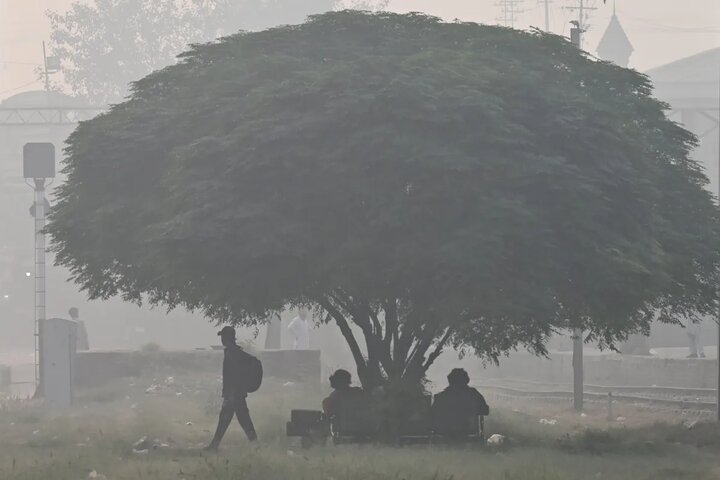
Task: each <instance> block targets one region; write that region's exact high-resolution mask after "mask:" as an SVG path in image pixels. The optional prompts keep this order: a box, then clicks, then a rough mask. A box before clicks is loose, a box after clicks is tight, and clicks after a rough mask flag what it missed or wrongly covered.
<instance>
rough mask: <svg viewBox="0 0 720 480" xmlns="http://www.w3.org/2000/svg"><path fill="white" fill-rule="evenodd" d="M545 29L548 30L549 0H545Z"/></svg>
mask: <svg viewBox="0 0 720 480" xmlns="http://www.w3.org/2000/svg"><path fill="white" fill-rule="evenodd" d="M545 31H546V32H549V31H550V0H545Z"/></svg>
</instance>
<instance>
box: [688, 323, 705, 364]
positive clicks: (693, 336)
mask: <svg viewBox="0 0 720 480" xmlns="http://www.w3.org/2000/svg"><path fill="white" fill-rule="evenodd" d="M701 330H702V324H701V323H693V322H688V324H687V327H685V333H687V336H688V342H689V345H688V350H690V355H688V358H698V357H700V358H705V352H704V350H703V346H702V342H701V341H700V332H701Z"/></svg>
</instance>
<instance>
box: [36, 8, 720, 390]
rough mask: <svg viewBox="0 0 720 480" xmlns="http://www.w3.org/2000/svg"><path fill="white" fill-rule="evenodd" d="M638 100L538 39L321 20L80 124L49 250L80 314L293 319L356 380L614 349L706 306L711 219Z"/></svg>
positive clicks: (178, 71)
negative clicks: (521, 356)
mask: <svg viewBox="0 0 720 480" xmlns="http://www.w3.org/2000/svg"><path fill="white" fill-rule="evenodd" d="M651 93H652V87H651V84H650V82H649V80H648V78H647V77H645V76H644V75H642V74H640V73H637V72H635V71H632V70H627V69H623V68H620V67H618V66H615V65H613V64H610V63H606V62H602V61H598V60H596V59H594V58H591V57H590V56H588V55H587V54H585V53H583V52H581V51H580V50H578V49H576V48H575V47H574V46H572V45H571V44H570V43H569V42H567V41H566V40H565V39H563V38H560V37H558V36H553V35H548V34H545V33H542V32H539V31H527V32H520V31H515V30H510V29H506V28H501V27H495V26H485V25H477V24H473V23H461V22H455V23H444V22H442V21H440V20H438V19H436V18H433V17H428V16H424V15H420V14H408V15H398V14H390V13H381V14H365V13H359V12H350V11H345V12H338V13H330V14H324V15H319V16H314V17H312V18H311V19H310V20H309V21H308V22H306V23H305V24H302V25H298V26H287V27H282V28H274V29H270V30H267V31H263V32H257V33H241V34H237V35H234V36H230V37H226V38H223V39H221V40H219V41H217V42H213V43H209V44H204V45H195V46H193V47H192V49H191V50H190V51H188V52H186V53H184V54H183V55H182V56H181V59H180V62H179V63H178V64H176V65H173V66H170V67H167V68H165V69H163V70H161V71H158V72H155V73H153V74H151V75H148V76H147V77H145V78H143V79H142V80H139V81H138V82H136V83H135V84H134V85H133V88H132V95H131V97H130V98H129V99H128V100H127V101H126V102H124V103H122V104H119V105H116V106H114V107H113V108H112V110H111V111H110V112H109V113H107V114H104V115H101V116H99V117H97V118H95V119H93V120H91V121H88V122H84V123H82V124H81V125H80V126H79V127H78V129H77V130H76V131H75V132H74V133H73V134H72V136H71V137H70V138H69V140H68V147H67V160H66V166H65V172H66V173H67V175H68V181H67V183H66V184H64V185H63V186H61V187H60V188H59V189H58V194H57V198H58V203H57V204H56V206H55V207H54V209H53V211H52V213H51V223H50V225H49V232H50V234H51V235H52V238H53V242H54V250H55V252H56V253H57V262H58V263H59V264H61V265H64V266H66V267H68V268H69V269H70V270H71V272H72V275H73V279H74V280H75V281H76V282H77V283H79V284H80V286H81V287H82V288H83V289H85V290H87V292H88V293H89V295H90V297H92V298H107V297H111V296H114V295H122V296H123V297H124V298H125V299H127V300H130V301H136V302H140V301H143V300H146V301H149V302H151V303H153V304H164V305H167V306H169V307H174V306H177V305H184V306H187V307H189V308H191V309H200V310H202V311H204V312H205V313H206V314H207V315H209V316H210V317H212V318H213V319H215V320H217V321H218V322H228V323H233V324H240V325H256V324H259V323H262V322H263V321H264V319H265V318H267V317H268V315H269V314H270V313H271V312H273V311H278V310H281V309H283V308H284V307H286V306H287V305H308V306H312V307H314V308H315V312H316V314H317V318H318V319H322V320H324V321H334V322H335V323H337V325H338V326H339V327H340V329H341V331H342V333H343V335H344V336H345V339H346V340H347V342H348V345H349V347H350V349H351V350H352V352H353V355H354V358H355V361H356V363H357V366H358V373H359V376H360V378H361V380H362V381H363V383H364V384H365V385H373V384H377V383H378V382H383V381H384V380H385V379H390V380H396V379H403V378H406V379H419V378H421V377H422V375H423V374H424V372H425V370H426V369H427V367H428V366H429V365H430V364H431V363H432V361H433V360H434V359H435V358H436V356H437V355H438V354H439V352H441V351H442V349H443V348H444V347H446V346H448V345H452V346H454V347H457V348H468V349H472V350H474V351H475V352H476V353H477V354H479V355H481V356H483V357H484V358H487V359H491V360H497V359H498V357H499V356H501V355H502V354H503V353H505V352H508V351H509V350H511V349H513V348H516V347H520V346H522V347H527V348H529V349H530V350H531V351H533V352H535V353H543V352H544V351H545V349H544V348H545V347H544V345H545V342H546V340H547V338H548V336H549V335H551V334H552V333H553V332H554V331H556V330H557V329H563V328H582V329H583V330H585V332H586V333H587V338H588V339H593V340H596V341H598V342H599V343H600V344H601V345H604V346H608V345H612V344H613V342H616V341H618V340H621V339H624V338H625V337H626V335H627V334H628V333H630V332H635V331H639V330H647V329H648V327H649V323H650V321H651V320H652V319H653V317H659V318H660V319H661V320H663V321H677V320H679V319H681V318H684V317H690V316H692V315H696V314H707V313H710V312H711V311H712V309H713V308H714V305H715V302H716V290H715V288H716V285H717V283H716V281H717V272H718V265H719V262H720V258H719V255H720V252H718V249H717V245H718V239H720V236H719V233H720V229H719V228H718V225H719V223H718V210H717V208H716V206H715V205H714V202H713V199H712V197H711V195H710V194H709V193H708V192H707V191H706V190H704V188H703V186H704V185H705V184H706V183H707V179H706V177H705V176H704V174H703V171H702V169H701V167H700V166H699V165H698V164H696V163H695V162H694V161H692V160H691V159H690V157H689V153H690V150H691V149H692V147H693V146H694V145H695V138H694V137H693V136H692V135H691V134H690V133H689V132H687V131H685V130H684V129H682V128H681V127H679V126H678V125H677V124H675V123H673V122H672V121H669V120H668V119H667V118H666V116H665V110H666V108H667V106H666V105H665V104H663V103H661V102H659V101H657V100H655V99H654V98H652V96H651ZM353 327H354V328H353Z"/></svg>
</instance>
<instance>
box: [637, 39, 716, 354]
mask: <svg viewBox="0 0 720 480" xmlns="http://www.w3.org/2000/svg"><path fill="white" fill-rule="evenodd" d="M718 65H720V48H713V49H711V50H706V51H704V52H700V53H698V54H696V55H692V56H690V57H686V58H681V59H680V60H676V61H674V62H670V63H668V64H665V65H662V66H659V67H656V68H653V69H651V70H649V71H647V72H645V73H646V74H647V75H648V76H649V77H650V79H651V80H652V81H653V83H654V85H655V92H654V94H655V96H656V97H657V98H659V99H660V100H663V101H665V102H667V103H668V104H669V105H670V107H671V110H670V112H668V116H669V117H670V118H671V119H672V120H675V121H676V122H678V123H680V124H682V125H683V126H684V127H685V128H687V129H688V130H690V131H691V132H693V133H694V134H695V135H697V137H698V140H699V145H698V146H697V148H696V149H695V150H694V152H693V158H694V159H695V160H696V161H697V162H699V163H700V164H702V165H703V166H704V167H705V174H706V175H707V176H708V177H709V179H710V185H709V186H708V188H709V189H710V190H711V191H712V192H713V193H714V194H715V195H717V194H718V181H719V180H720V179H719V178H718V177H719V176H720V172H718V164H719V163H720V131H718V129H720V68H718ZM701 339H702V343H703V344H704V345H706V346H707V345H715V344H716V343H717V334H716V330H715V327H713V322H712V320H710V319H707V320H706V321H705V327H704V328H703V329H702V332H701ZM651 343H652V345H654V346H685V345H686V344H687V338H686V335H685V331H684V330H682V329H680V328H679V327H675V326H671V325H655V326H654V327H653V333H652V338H651Z"/></svg>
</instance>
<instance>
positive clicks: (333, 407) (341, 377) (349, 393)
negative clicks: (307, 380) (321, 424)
mask: <svg viewBox="0 0 720 480" xmlns="http://www.w3.org/2000/svg"><path fill="white" fill-rule="evenodd" d="M351 383H352V376H351V375H350V372H348V371H347V370H343V369H339V370H335V373H333V374H332V375H330V386H331V387H332V388H333V391H332V393H330V395H328V396H327V398H325V399H324V400H323V401H322V407H323V412H325V416H326V417H327V418H329V419H332V418H333V417H335V416H336V415H337V414H338V412H339V411H340V410H341V409H342V407H343V403H348V402H350V403H355V402H357V401H358V400H360V399H361V398H362V396H363V390H362V389H361V388H358V387H351V386H350V384H351Z"/></svg>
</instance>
